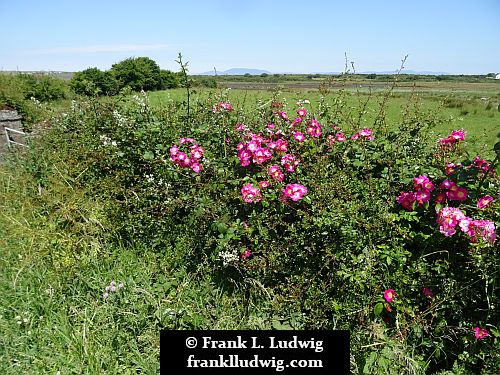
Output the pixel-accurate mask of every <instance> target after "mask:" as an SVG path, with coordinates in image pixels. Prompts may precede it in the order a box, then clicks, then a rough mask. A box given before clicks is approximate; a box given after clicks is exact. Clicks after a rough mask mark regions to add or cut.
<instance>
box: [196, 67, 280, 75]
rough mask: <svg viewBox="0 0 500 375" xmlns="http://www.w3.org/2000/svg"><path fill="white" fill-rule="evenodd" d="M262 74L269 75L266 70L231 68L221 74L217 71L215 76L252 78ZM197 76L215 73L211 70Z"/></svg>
mask: <svg viewBox="0 0 500 375" xmlns="http://www.w3.org/2000/svg"><path fill="white" fill-rule="evenodd" d="M263 73H266V74H271V72H269V71H267V70H261V69H247V68H231V69H228V70H224V71H221V72H219V71H217V75H218V76H243V75H245V74H250V75H253V76H258V75H261V74H263ZM197 75H200V76H214V75H215V72H214V71H213V70H212V71H211V72H205V73H200V74H197Z"/></svg>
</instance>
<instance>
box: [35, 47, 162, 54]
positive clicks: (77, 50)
mask: <svg viewBox="0 0 500 375" xmlns="http://www.w3.org/2000/svg"><path fill="white" fill-rule="evenodd" d="M167 48H169V45H167V44H97V45H93V46H81V47H58V48H44V49H36V50H32V51H31V52H33V53H36V54H49V55H52V54H81V53H110V52H136V51H137V52H140V51H159V50H164V49H167Z"/></svg>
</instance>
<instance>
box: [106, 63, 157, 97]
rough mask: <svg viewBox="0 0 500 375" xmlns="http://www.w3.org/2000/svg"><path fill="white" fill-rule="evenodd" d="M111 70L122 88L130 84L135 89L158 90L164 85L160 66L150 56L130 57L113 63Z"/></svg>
mask: <svg viewBox="0 0 500 375" xmlns="http://www.w3.org/2000/svg"><path fill="white" fill-rule="evenodd" d="M111 72H112V73H113V75H114V76H115V78H116V80H117V81H118V83H119V87H120V89H121V88H123V87H126V86H128V87H130V88H131V89H132V90H135V91H138V90H157V89H159V88H161V85H162V78H161V70H160V67H159V66H158V64H157V63H156V62H155V61H154V60H151V59H150V58H149V57H130V58H128V59H125V60H123V61H121V62H119V63H116V64H113V66H112V67H111Z"/></svg>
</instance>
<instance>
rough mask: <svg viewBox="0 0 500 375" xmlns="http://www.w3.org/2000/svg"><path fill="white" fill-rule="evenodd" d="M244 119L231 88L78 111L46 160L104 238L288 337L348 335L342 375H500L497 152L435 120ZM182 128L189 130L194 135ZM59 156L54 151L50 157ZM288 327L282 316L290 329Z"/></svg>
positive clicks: (412, 114)
mask: <svg viewBox="0 0 500 375" xmlns="http://www.w3.org/2000/svg"><path fill="white" fill-rule="evenodd" d="M337 95H338V96H337V98H336V99H334V100H333V102H332V103H333V104H331V103H330V104H328V103H327V102H326V101H325V100H324V98H323V99H322V100H321V101H320V104H319V106H318V107H317V108H315V107H314V106H312V105H311V104H307V102H304V101H302V102H298V103H297V105H291V104H289V103H286V101H283V100H280V99H279V94H276V95H275V98H274V99H273V100H271V101H269V102H268V103H260V104H259V105H258V106H257V108H256V109H255V110H254V111H243V110H242V109H239V108H236V107H235V106H233V105H232V104H231V103H229V101H228V99H227V96H226V94H225V93H224V92H216V93H213V94H212V95H211V96H210V97H209V98H208V100H207V101H198V102H196V103H191V104H190V105H191V110H190V112H188V113H186V104H188V103H176V102H173V101H170V102H168V103H166V104H165V106H164V107H162V108H152V107H151V106H150V105H149V102H148V97H147V95H146V94H144V93H142V94H136V95H133V96H132V97H129V96H124V95H122V96H118V97H116V98H106V99H89V100H88V101H87V102H79V103H76V102H75V103H74V105H73V107H72V109H71V111H70V112H69V113H66V114H65V115H64V116H60V117H59V118H58V119H56V121H54V124H53V125H54V126H53V128H52V130H51V131H50V132H49V133H48V134H47V135H46V136H45V137H44V138H43V139H42V140H41V144H42V145H43V149H39V152H40V153H42V154H43V155H45V156H44V157H46V158H47V159H48V160H51V161H50V162H49V163H48V165H49V169H48V170H46V171H45V172H43V173H50V165H51V163H57V162H59V161H60V160H65V162H66V163H69V164H70V167H69V168H68V169H67V173H68V174H69V178H72V179H73V180H72V181H75V183H78V184H81V185H82V186H85V187H86V189H88V190H90V191H92V192H93V194H95V196H96V197H98V198H99V200H100V201H104V202H107V206H106V214H107V217H108V219H107V220H106V222H107V223H108V224H107V227H106V228H105V229H106V233H107V237H106V240H108V241H112V242H113V241H114V242H117V243H120V244H122V245H123V244H125V245H129V246H131V247H132V246H133V244H137V243H140V244H142V245H144V244H146V245H147V246H148V247H150V248H151V249H152V250H154V251H156V252H157V253H158V254H161V256H163V257H166V258H168V259H170V260H171V262H172V264H173V265H175V266H177V267H180V268H183V269H186V270H188V272H192V273H193V274H195V275H196V274H197V273H199V272H203V274H204V275H206V274H209V275H210V276H211V277H212V278H213V279H214V281H217V282H218V283H220V285H221V288H222V289H223V290H225V291H226V292H227V293H236V294H238V293H240V294H241V301H242V303H243V304H246V305H247V307H248V308H250V306H254V305H255V304H258V303H259V302H258V301H261V300H267V299H271V298H272V299H273V300H274V301H275V302H276V304H275V305H274V306H275V309H276V311H275V316H281V317H282V323H283V327H289V328H300V329H349V330H350V331H351V334H352V338H351V343H352V347H351V353H352V369H353V371H357V372H359V373H377V372H384V371H388V372H390V373H411V372H412V371H413V372H419V371H426V372H435V371H439V370H445V369H448V370H451V369H452V368H455V369H457V368H462V369H467V370H470V371H479V370H480V369H482V370H484V371H487V372H488V371H489V372H491V373H493V372H494V371H496V369H497V367H495V366H498V355H497V354H496V353H495V350H494V348H495V345H498V328H497V327H498V317H499V315H498V307H497V305H498V295H497V288H498V286H497V280H498V269H499V267H498V266H499V264H498V253H497V248H496V244H497V243H498V242H497V240H496V227H497V225H498V222H499V216H498V207H499V206H498V183H499V180H498V175H497V174H496V172H495V171H496V168H497V165H498V153H497V157H496V159H495V160H493V161H491V160H490V161H487V160H483V159H482V158H481V157H480V156H477V157H476V155H473V156H471V157H469V156H468V155H467V153H466V152H465V147H464V145H463V143H466V142H467V141H466V133H465V132H464V131H462V130H457V131H456V132H454V133H452V134H451V135H450V136H449V137H448V138H446V139H445V140H443V141H438V140H437V139H432V132H431V131H430V130H431V129H435V127H436V126H438V125H439V121H440V119H439V117H438V116H437V115H436V114H432V113H422V112H419V111H418V106H415V107H414V110H413V109H411V108H410V106H409V108H407V109H406V111H405V112H404V113H403V115H402V117H401V119H400V121H399V122H398V123H390V124H389V123H387V121H386V120H385V117H384V114H383V109H384V108H383V105H384V102H383V101H382V104H381V105H382V107H381V111H380V114H381V115H380V116H379V117H378V118H377V120H376V121H375V122H374V123H373V124H372V125H371V126H370V127H367V126H364V125H361V124H362V121H361V119H362V115H359V117H358V116H357V114H356V116H353V115H352V112H351V109H350V108H346V107H345V106H344V105H343V104H342V103H343V102H342V95H344V93H343V92H340V93H339V94H337ZM188 124H189V125H188ZM54 150H57V154H54V152H53V151H54ZM497 152H498V151H497ZM292 317H293V318H292Z"/></svg>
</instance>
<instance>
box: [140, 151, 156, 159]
mask: <svg viewBox="0 0 500 375" xmlns="http://www.w3.org/2000/svg"><path fill="white" fill-rule="evenodd" d="M142 157H143V158H144V159H146V160H153V159H154V158H155V154H153V153H152V152H151V151H146V152H144V154H143V155H142Z"/></svg>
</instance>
